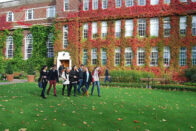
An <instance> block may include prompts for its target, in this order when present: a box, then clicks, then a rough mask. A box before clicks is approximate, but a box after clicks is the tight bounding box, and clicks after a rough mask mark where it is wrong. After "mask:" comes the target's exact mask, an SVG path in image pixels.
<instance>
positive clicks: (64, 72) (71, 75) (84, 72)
mask: <svg viewBox="0 0 196 131" xmlns="http://www.w3.org/2000/svg"><path fill="white" fill-rule="evenodd" d="M47 70H48V67H47V66H43V68H42V69H41V71H40V77H39V82H40V83H41V87H42V92H41V97H42V98H44V99H46V96H45V90H46V87H47V83H49V88H48V90H47V95H49V93H50V89H51V87H52V86H53V88H54V96H57V95H56V82H59V77H61V78H62V80H63V88H62V95H64V91H65V88H66V87H67V95H68V96H70V95H71V91H72V87H74V96H76V92H77V91H78V93H79V94H81V90H82V92H83V95H85V94H86V95H87V96H89V93H88V90H89V86H90V85H91V83H93V86H92V89H91V95H93V91H94V87H95V85H96V86H97V91H98V96H99V97H100V96H101V95H100V82H99V75H100V73H101V70H100V67H95V68H94V70H93V72H92V73H91V72H90V71H89V69H88V67H86V66H84V65H82V64H81V66H80V67H79V68H77V66H76V65H74V66H73V67H72V69H71V70H70V69H69V68H64V67H63V66H62V65H61V66H60V69H59V73H58V71H57V68H56V65H53V67H52V69H51V70H50V71H49V72H48V71H47ZM107 79H108V78H107ZM77 86H78V88H77Z"/></svg>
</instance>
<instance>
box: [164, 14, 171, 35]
mask: <svg viewBox="0 0 196 131" xmlns="http://www.w3.org/2000/svg"><path fill="white" fill-rule="evenodd" d="M163 29H164V36H165V37H169V36H170V29H171V25H170V18H169V17H166V18H164V19H163Z"/></svg>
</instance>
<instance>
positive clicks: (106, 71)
mask: <svg viewBox="0 0 196 131" xmlns="http://www.w3.org/2000/svg"><path fill="white" fill-rule="evenodd" d="M107 81H109V83H111V77H110V74H109V69H108V68H107V67H106V70H105V84H107Z"/></svg>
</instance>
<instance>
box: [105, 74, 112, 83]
mask: <svg viewBox="0 0 196 131" xmlns="http://www.w3.org/2000/svg"><path fill="white" fill-rule="evenodd" d="M107 81H109V82H110V83H111V79H110V78H109V76H105V84H106V82H107Z"/></svg>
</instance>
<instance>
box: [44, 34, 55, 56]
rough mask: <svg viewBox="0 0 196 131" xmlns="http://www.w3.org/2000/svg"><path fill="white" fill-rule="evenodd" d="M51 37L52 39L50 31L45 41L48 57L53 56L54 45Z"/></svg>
mask: <svg viewBox="0 0 196 131" xmlns="http://www.w3.org/2000/svg"><path fill="white" fill-rule="evenodd" d="M52 39H53V33H50V34H49V35H48V40H47V42H46V46H47V56H48V58H53V57H54V45H53V40H52Z"/></svg>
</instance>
